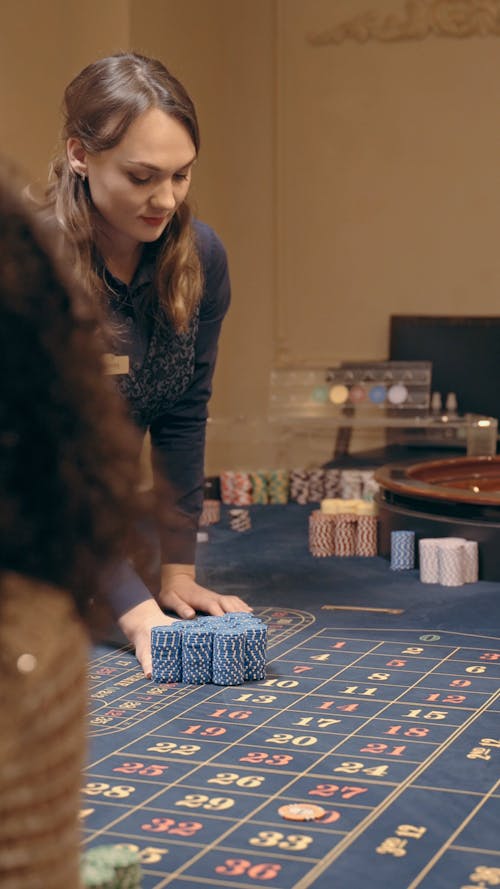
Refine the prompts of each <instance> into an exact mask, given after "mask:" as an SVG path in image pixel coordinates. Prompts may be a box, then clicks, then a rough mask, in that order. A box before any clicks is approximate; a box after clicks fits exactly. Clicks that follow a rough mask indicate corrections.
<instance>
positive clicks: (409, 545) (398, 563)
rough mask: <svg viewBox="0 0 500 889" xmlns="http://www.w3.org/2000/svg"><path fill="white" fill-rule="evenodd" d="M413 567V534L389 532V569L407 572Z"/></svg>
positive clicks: (410, 532)
mask: <svg viewBox="0 0 500 889" xmlns="http://www.w3.org/2000/svg"><path fill="white" fill-rule="evenodd" d="M414 567H415V532H414V531H391V569H392V571H409V570H411V569H412V568H414Z"/></svg>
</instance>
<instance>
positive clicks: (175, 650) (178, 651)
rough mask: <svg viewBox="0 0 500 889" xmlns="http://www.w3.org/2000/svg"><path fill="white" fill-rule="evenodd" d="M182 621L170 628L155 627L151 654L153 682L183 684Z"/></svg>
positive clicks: (152, 634)
mask: <svg viewBox="0 0 500 889" xmlns="http://www.w3.org/2000/svg"><path fill="white" fill-rule="evenodd" d="M180 624H181V621H179V622H178V623H175V624H171V625H170V626H168V627H167V626H165V627H153V629H152V630H151V653H152V655H153V671H152V675H151V678H152V680H153V682H182V628H181V626H180Z"/></svg>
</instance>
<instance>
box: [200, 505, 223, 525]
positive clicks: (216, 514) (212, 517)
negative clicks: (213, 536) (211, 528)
mask: <svg viewBox="0 0 500 889" xmlns="http://www.w3.org/2000/svg"><path fill="white" fill-rule="evenodd" d="M217 522H220V500H204V501H203V509H202V511H201V516H200V522H199V524H200V528H206V527H207V525H216V524H217Z"/></svg>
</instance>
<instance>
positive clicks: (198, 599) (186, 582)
mask: <svg viewBox="0 0 500 889" xmlns="http://www.w3.org/2000/svg"><path fill="white" fill-rule="evenodd" d="M158 602H159V604H160V606H161V607H162V608H165V609H167V610H168V611H174V612H175V613H176V614H178V615H179V617H182V618H184V619H190V618H193V617H196V612H197V611H202V612H204V613H205V614H212V615H214V616H216V617H219V616H221V615H223V614H227V613H228V612H232V611H247V612H251V611H252V609H251V608H250V606H249V605H247V604H246V602H244V601H243V599H240V598H239V596H223V595H221V594H220V593H216V592H215V591H214V590H208V589H206V588H205V587H202V586H200V585H199V584H198V583H196V580H195V577H194V566H193V565H179V566H174V565H163V566H162V577H161V590H160V593H159V596H158Z"/></svg>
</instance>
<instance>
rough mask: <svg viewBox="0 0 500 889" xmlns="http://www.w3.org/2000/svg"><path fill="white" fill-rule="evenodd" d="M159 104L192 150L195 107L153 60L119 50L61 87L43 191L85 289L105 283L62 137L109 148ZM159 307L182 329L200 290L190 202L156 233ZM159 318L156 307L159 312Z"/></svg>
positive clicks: (90, 147) (196, 141)
mask: <svg viewBox="0 0 500 889" xmlns="http://www.w3.org/2000/svg"><path fill="white" fill-rule="evenodd" d="M151 108H160V109H161V110H162V111H164V112H165V113H166V114H168V115H169V116H170V117H173V118H175V120H177V121H178V122H179V123H180V124H182V126H184V127H185V128H186V130H187V132H188V133H189V136H190V138H191V140H192V142H193V145H194V147H195V149H196V153H198V151H199V147H200V136H199V129H198V121H197V117H196V111H195V108H194V105H193V102H192V100H191V98H190V97H189V95H188V93H187V92H186V90H185V89H184V87H183V86H182V84H181V83H180V82H179V81H178V80H177V79H176V78H175V77H174V76H173V75H172V74H171V73H170V72H169V71H168V70H167V69H166V68H165V66H164V65H163V64H162V63H161V62H159V61H157V60H156V59H150V58H147V57H146V56H142V55H139V54H137V53H117V54H116V55H113V56H108V57H107V58H103V59H100V60H98V61H96V62H93V63H92V64H90V65H88V66H87V67H86V68H84V69H83V71H81V72H80V74H78V75H77V76H76V77H75V78H74V80H72V81H71V83H70V84H69V85H68V86H67V88H66V91H65V93H64V103H63V112H64V126H63V130H62V134H61V136H62V138H61V146H60V149H59V151H58V153H57V155H56V157H55V159H54V161H53V163H52V166H51V174H50V180H49V188H48V190H47V200H48V204H49V206H51V207H52V208H53V209H54V210H55V215H56V217H57V220H58V222H59V225H60V226H61V228H62V230H63V231H64V233H65V235H66V237H67V239H68V241H69V242H70V244H71V245H72V246H73V248H74V253H75V260H76V262H77V265H78V267H79V272H80V275H81V278H82V280H83V282H84V284H85V286H86V288H87V289H88V291H89V292H90V293H94V294H96V295H98V296H99V295H102V293H103V291H104V284H103V280H102V277H100V275H99V272H98V268H99V263H98V254H97V248H96V241H95V233H94V230H93V224H92V199H91V196H90V191H89V188H88V183H84V182H82V180H81V179H80V177H79V176H77V175H76V174H75V172H74V171H73V170H72V168H71V165H70V164H69V162H68V158H67V154H66V142H67V140H68V139H69V138H77V139H79V140H80V142H81V144H82V145H83V147H84V148H85V150H86V151H87V152H88V153H90V154H98V153H99V152H101V151H106V150H107V149H110V148H113V147H114V146H115V145H117V144H118V143H119V142H120V141H121V139H122V138H123V136H124V135H125V133H126V131H127V129H128V127H129V126H130V124H131V123H133V121H135V120H136V119H137V117H138V116H139V115H140V114H142V113H144V112H145V111H148V110H149V109H151ZM157 289H158V293H159V301H160V307H161V308H162V309H163V310H164V313H165V314H166V316H168V317H169V318H170V320H171V321H172V323H173V325H174V327H175V328H176V329H177V330H183V329H185V328H186V326H187V324H188V322H189V319H190V318H191V316H192V314H193V312H194V310H195V307H196V305H197V303H198V301H199V299H200V297H201V292H202V272H201V266H200V261H199V257H198V253H197V249H196V245H195V240H194V235H193V229H192V225H191V210H190V207H189V204H188V202H186V201H184V202H183V204H181V206H180V207H179V208H178V209H177V211H176V213H175V215H174V217H173V219H172V220H171V222H170V223H169V226H168V229H167V232H166V235H165V236H164V238H163V240H162V249H161V252H160V255H159V259H158V263H157ZM160 319H161V313H160Z"/></svg>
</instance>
